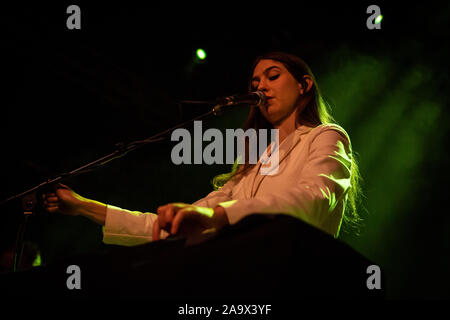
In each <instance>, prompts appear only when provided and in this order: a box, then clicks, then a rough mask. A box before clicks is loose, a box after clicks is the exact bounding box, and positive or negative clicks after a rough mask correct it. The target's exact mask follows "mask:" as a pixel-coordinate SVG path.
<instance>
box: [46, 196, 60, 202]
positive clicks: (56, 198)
mask: <svg viewBox="0 0 450 320" xmlns="http://www.w3.org/2000/svg"><path fill="white" fill-rule="evenodd" d="M46 201H47V202H49V203H50V202H59V198H58V197H48V198H47V199H46Z"/></svg>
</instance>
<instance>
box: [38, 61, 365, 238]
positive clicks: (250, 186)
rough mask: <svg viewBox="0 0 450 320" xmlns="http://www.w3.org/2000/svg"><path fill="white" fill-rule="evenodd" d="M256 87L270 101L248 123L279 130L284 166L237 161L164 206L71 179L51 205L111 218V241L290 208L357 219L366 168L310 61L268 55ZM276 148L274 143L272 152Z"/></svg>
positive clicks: (323, 219) (315, 216)
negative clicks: (94, 190)
mask: <svg viewBox="0 0 450 320" xmlns="http://www.w3.org/2000/svg"><path fill="white" fill-rule="evenodd" d="M249 89H250V91H256V90H259V91H262V92H263V93H264V94H265V96H266V103H265V105H263V106H260V107H256V106H254V107H252V108H251V109H250V114H249V116H248V119H247V121H246V123H245V127H244V129H249V128H253V129H255V130H256V131H258V130H259V129H266V130H268V129H276V130H277V132H278V142H279V144H278V145H274V146H273V148H278V150H277V151H278V167H277V171H276V173H274V174H262V170H263V167H264V165H263V163H262V161H261V159H260V161H258V163H256V164H254V163H253V164H251V163H250V162H249V161H244V162H243V163H241V164H238V163H237V162H236V163H235V166H234V167H233V171H232V172H231V173H228V174H223V175H220V176H218V177H216V178H215V179H214V184H215V188H216V190H215V191H213V192H211V193H210V194H208V195H207V196H206V197H204V198H203V199H200V200H198V201H196V202H195V203H193V204H186V203H170V204H166V205H163V206H160V207H158V208H157V214H153V213H142V212H137V211H129V210H125V209H121V208H118V207H115V206H111V205H106V204H102V203H100V202H97V201H93V200H89V199H86V198H84V197H81V196H80V195H78V194H76V193H75V192H74V191H72V190H70V189H69V188H66V187H64V186H61V187H60V188H58V189H57V191H56V193H53V194H46V195H45V196H44V202H45V205H46V209H47V210H48V211H50V212H56V211H57V212H61V213H64V214H69V215H83V216H85V217H87V218H90V219H91V220H93V221H95V222H97V223H99V224H101V225H103V226H104V228H103V234H104V237H103V241H104V242H105V243H107V244H119V245H137V244H142V243H146V242H149V241H155V240H160V239H163V238H166V237H167V236H169V235H182V236H187V237H190V236H195V235H198V234H202V233H204V232H208V231H211V230H220V229H221V228H222V227H224V226H226V225H229V224H235V223H237V222H239V221H240V220H241V219H242V218H244V217H245V216H248V215H250V214H285V215H289V216H292V217H295V218H298V219H301V220H303V221H305V222H307V223H309V224H311V225H313V226H315V227H317V228H318V229H320V230H322V231H324V232H327V233H329V234H330V235H332V236H333V237H338V236H339V231H340V228H341V224H342V222H344V223H345V224H346V225H348V226H350V227H351V226H357V225H358V223H359V221H360V218H359V216H358V214H357V211H356V197H357V195H358V192H359V185H358V178H359V172H358V167H357V163H356V162H355V159H354V156H353V154H352V148H351V143H350V138H349V136H348V134H347V133H346V132H345V130H344V129H343V128H342V127H340V126H339V125H337V124H334V123H333V120H332V117H331V116H330V115H329V113H328V111H327V108H326V105H325V103H324V101H323V99H322V97H321V94H320V91H319V88H318V85H317V83H316V80H315V78H314V76H313V74H312V72H311V70H310V69H309V67H308V66H307V65H306V63H305V62H303V60H301V59H300V58H298V57H297V56H294V55H291V54H288V53H284V52H271V53H268V54H265V55H263V56H260V57H258V58H257V59H256V60H255V62H254V64H253V66H252V68H251V76H250V79H249ZM246 147H247V148H246V150H247V152H248V150H249V145H248V143H247V145H246ZM250 147H251V146H250ZM274 150H275V149H274ZM274 150H272V149H271V147H270V146H269V148H268V150H267V153H268V154H269V155H270V154H271V153H272V152H273V151H274Z"/></svg>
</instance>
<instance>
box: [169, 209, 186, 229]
mask: <svg viewBox="0 0 450 320" xmlns="http://www.w3.org/2000/svg"><path fill="white" fill-rule="evenodd" d="M187 214H188V211H187V210H183V209H182V210H178V212H177V214H176V216H175V218H173V221H172V226H171V228H170V233H171V234H177V232H178V230H179V229H180V224H181V223H182V222H183V220H184V219H185V218H186V215H187Z"/></svg>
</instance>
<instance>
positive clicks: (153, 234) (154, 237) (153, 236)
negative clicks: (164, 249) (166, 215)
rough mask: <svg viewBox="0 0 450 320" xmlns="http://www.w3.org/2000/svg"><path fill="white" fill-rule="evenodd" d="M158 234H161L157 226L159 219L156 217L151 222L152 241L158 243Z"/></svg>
mask: <svg viewBox="0 0 450 320" xmlns="http://www.w3.org/2000/svg"><path fill="white" fill-rule="evenodd" d="M160 232H161V228H160V226H159V217H158V218H156V220H155V221H154V222H153V233H152V240H153V241H158V240H159V233H160Z"/></svg>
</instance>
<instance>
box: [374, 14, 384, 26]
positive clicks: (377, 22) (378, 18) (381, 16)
mask: <svg viewBox="0 0 450 320" xmlns="http://www.w3.org/2000/svg"><path fill="white" fill-rule="evenodd" d="M381 20H383V15H382V14H380V15H379V16H378V17H377V18H376V19H375V24H379V23H380V22H381Z"/></svg>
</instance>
